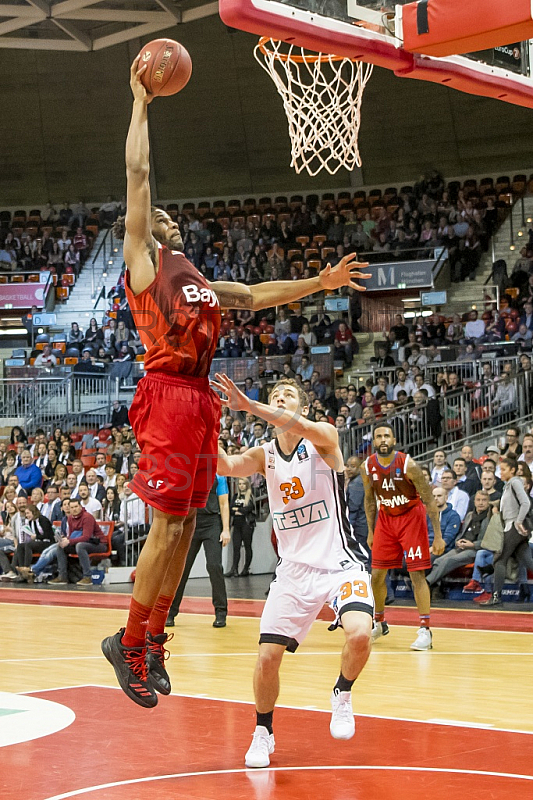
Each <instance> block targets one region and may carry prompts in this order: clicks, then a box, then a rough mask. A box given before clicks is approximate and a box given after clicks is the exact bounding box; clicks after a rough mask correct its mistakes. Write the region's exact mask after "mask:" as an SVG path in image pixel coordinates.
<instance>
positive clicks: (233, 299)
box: [209, 281, 258, 311]
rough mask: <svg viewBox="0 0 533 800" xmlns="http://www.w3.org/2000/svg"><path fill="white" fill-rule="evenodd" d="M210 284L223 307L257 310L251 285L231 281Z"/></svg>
mask: <svg viewBox="0 0 533 800" xmlns="http://www.w3.org/2000/svg"><path fill="white" fill-rule="evenodd" d="M209 286H210V287H211V289H212V290H213V291H214V293H215V294H216V296H217V297H218V302H219V303H220V307H221V308H248V309H250V311H257V310H258V309H255V308H254V298H253V295H252V292H251V289H252V287H251V286H245V285H244V284H242V283H232V282H231V281H215V282H214V283H210V284H209Z"/></svg>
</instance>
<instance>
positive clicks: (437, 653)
mask: <svg viewBox="0 0 533 800" xmlns="http://www.w3.org/2000/svg"><path fill="white" fill-rule="evenodd" d="M170 653H171V657H172V659H175V658H241V657H245V658H253V657H255V656H257V650H254V651H253V652H251V653H246V652H244V653H174V652H172V651H170ZM372 654H376V655H380V656H381V655H387V656H408V657H409V658H413V659H417V658H421V656H420V654H418V653H415V652H414V651H413V650H372ZM290 655H291V658H301V657H302V656H313V658H315V657H316V656H328V657H330V658H338V657H339V652H338V650H335V651H332V652H329V651H328V652H326V651H324V650H320V651H316V652H313V651H311V652H307V651H298V652H297V653H291V654H290ZM435 656H512V657H513V658H515V657H517V656H519V657H525V658H533V652H531V653H515V652H509V653H507V652H503V651H499V650H495V651H493V652H485V651H483V650H472V651H463V650H461V651H457V652H456V651H454V650H432V651H431V654H429V655H427V656H426V658H434V657H435ZM102 658H103V656H102V655H99V656H43V657H42V658H0V664H27V663H31V662H40V661H99V660H100V659H102Z"/></svg>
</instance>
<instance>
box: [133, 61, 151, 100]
mask: <svg viewBox="0 0 533 800" xmlns="http://www.w3.org/2000/svg"><path fill="white" fill-rule="evenodd" d="M139 60H140V55H139V56H137V58H136V59H135V61H134V62H133V64H132V65H131V69H130V86H131V91H132V92H133V97H134V99H135V100H144V102H145V103H151V102H152V100H153V99H154V95H153V94H149V93H148V92H147V91H146V89H145V88H144V84H143V82H142V81H141V75H142V74H143V72H146V69H147V66H148V65H147V64H143V65H142V67H139Z"/></svg>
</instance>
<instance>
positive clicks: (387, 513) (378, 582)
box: [361, 423, 444, 650]
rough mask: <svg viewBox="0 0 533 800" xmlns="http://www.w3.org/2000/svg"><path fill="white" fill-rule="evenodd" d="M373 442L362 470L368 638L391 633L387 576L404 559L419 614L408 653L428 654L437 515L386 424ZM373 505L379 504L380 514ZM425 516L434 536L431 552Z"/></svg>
mask: <svg viewBox="0 0 533 800" xmlns="http://www.w3.org/2000/svg"><path fill="white" fill-rule="evenodd" d="M372 438H373V445H374V454H373V455H371V456H370V457H369V458H367V460H366V461H365V463H364V469H362V470H361V477H362V479H363V485H364V489H365V511H366V518H367V521H368V545H369V547H371V548H372V591H373V593H374V600H375V615H374V628H373V630H372V639H373V641H375V640H376V639H378V638H379V637H380V636H385V635H386V634H387V633H388V632H389V627H388V625H387V623H386V622H385V614H384V610H385V599H386V597H387V586H386V584H385V577H386V575H387V570H389V569H401V567H402V564H403V560H404V558H405V561H406V563H407V569H408V571H409V576H410V578H411V582H412V584H413V591H414V594H415V601H416V605H417V607H418V613H419V614H420V627H419V629H418V634H417V637H416V640H415V641H414V642H413V644H412V645H411V649H412V650H431V648H432V646H433V645H432V635H431V631H430V628H429V615H430V607H431V600H430V591H429V586H428V583H427V581H426V574H425V571H426V570H427V569H431V557H430V554H431V553H433V554H434V555H436V556H440V555H441V554H442V553H443V552H444V539H443V538H442V534H441V530H440V516H439V512H438V509H437V506H436V503H435V500H434V498H433V493H432V491H431V487H430V485H429V484H428V482H427V480H426V478H425V476H424V473H423V472H422V470H421V469H420V467H418V466H417V465H416V464H415V462H414V461H413V459H412V458H411V457H410V456H408V455H406V454H405V453H401V452H399V451H395V450H394V447H395V444H396V439H395V437H394V430H393V428H392V427H391V426H390V425H388V424H387V423H383V424H380V423H377V425H376V426H375V428H374V431H373V437H372ZM376 501H379V511H378V508H377V502H376ZM426 512H427V514H429V517H430V519H431V522H432V525H433V530H434V531H435V538H434V540H433V545H432V547H431V549H430V547H429V538H428V528H427V521H426ZM376 516H377V519H376Z"/></svg>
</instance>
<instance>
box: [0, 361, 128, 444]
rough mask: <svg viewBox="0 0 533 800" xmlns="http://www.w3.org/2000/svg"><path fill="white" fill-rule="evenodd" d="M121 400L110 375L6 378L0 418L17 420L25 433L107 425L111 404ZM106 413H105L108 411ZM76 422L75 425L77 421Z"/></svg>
mask: <svg viewBox="0 0 533 800" xmlns="http://www.w3.org/2000/svg"><path fill="white" fill-rule="evenodd" d="M116 398H118V384H117V381H116V380H115V379H113V378H111V377H110V376H109V375H102V376H93V375H77V374H76V373H71V374H70V375H68V376H67V377H63V376H59V377H56V376H54V375H51V374H48V375H43V374H42V371H41V374H39V375H38V376H32V377H27V376H24V377H21V378H6V379H4V380H3V381H2V382H1V384H0V418H2V417H4V418H5V417H9V418H13V417H16V418H18V419H20V420H21V421H22V424H23V426H24V428H25V429H29V430H31V429H34V428H45V429H50V428H53V427H54V426H57V425H63V424H67V423H69V421H70V424H71V425H73V424H79V425H80V426H84V425H85V426H89V427H92V423H94V422H96V421H99V422H100V421H101V422H102V424H104V423H105V422H106V421H107V418H108V417H109V413H110V408H111V402H112V400H113V399H116ZM104 410H105V411H104ZM73 420H75V422H74V421H73Z"/></svg>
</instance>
